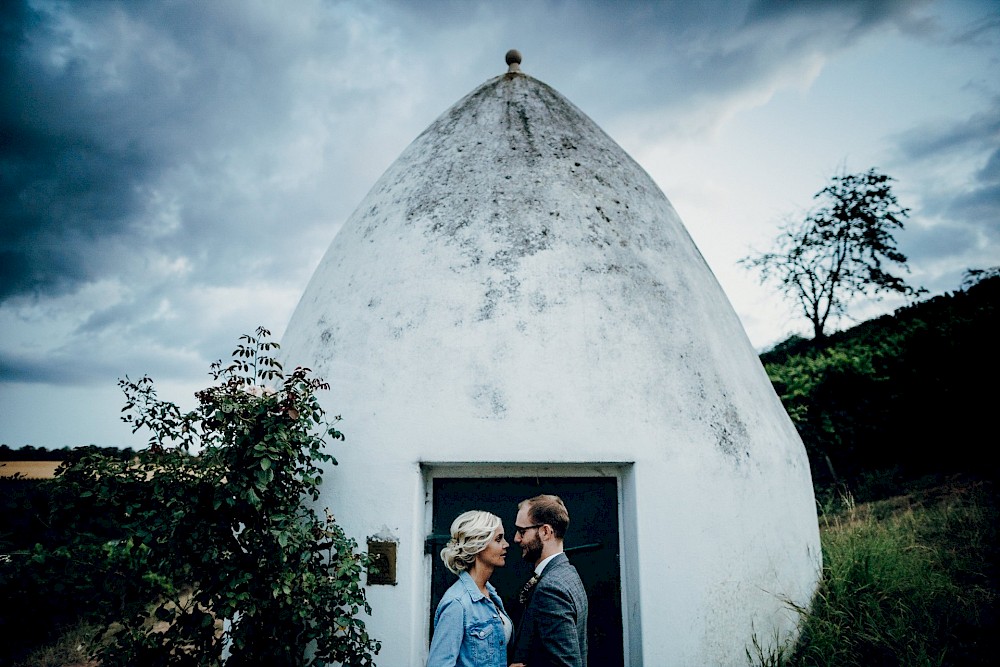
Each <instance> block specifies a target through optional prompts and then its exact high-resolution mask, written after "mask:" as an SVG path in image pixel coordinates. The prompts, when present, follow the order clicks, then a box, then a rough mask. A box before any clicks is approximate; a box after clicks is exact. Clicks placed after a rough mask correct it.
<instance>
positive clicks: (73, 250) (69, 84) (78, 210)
mask: <svg viewBox="0 0 1000 667" xmlns="http://www.w3.org/2000/svg"><path fill="white" fill-rule="evenodd" d="M0 21H2V22H3V28H2V30H3V44H2V46H0V59H2V62H0V96H2V97H0V137H3V139H2V143H0V168H2V172H0V173H2V177H3V178H2V180H0V219H2V220H3V223H2V228H0V300H2V299H4V298H6V297H9V296H11V295H15V294H19V293H23V292H31V291H49V290H52V289H58V288H60V287H66V286H69V285H71V284H72V283H75V282H78V281H86V280H88V279H91V278H92V277H94V275H95V274H96V273H97V272H98V271H99V267H95V266H93V264H92V262H91V261H90V260H89V258H88V256H87V254H86V252H85V250H86V246H87V244H88V242H89V241H90V240H91V239H93V238H95V237H99V236H108V235H110V236H114V235H119V234H123V233H125V232H126V227H127V224H126V216H127V213H128V212H129V211H130V210H131V209H132V207H133V206H134V205H135V187H136V184H137V183H138V182H140V181H141V180H142V179H143V178H144V177H145V176H146V175H147V174H148V173H149V172H150V171H151V170H152V169H153V168H154V158H152V156H151V155H150V154H149V153H148V152H147V151H144V150H143V149H142V146H141V145H139V144H138V143H137V142H130V141H127V140H126V135H127V134H128V132H127V128H124V127H122V125H123V123H122V119H121V117H120V116H119V115H118V114H117V113H116V108H117V107H119V106H121V105H124V104H126V103H127V99H126V98H124V97H123V96H121V95H118V96H115V95H103V96H95V95H94V94H93V93H92V88H93V87H94V86H95V85H96V84H98V81H97V80H96V77H95V75H94V72H93V70H92V68H91V67H90V66H88V64H87V63H85V62H80V61H79V60H71V61H68V62H63V63H54V62H53V55H54V54H53V51H54V50H55V47H56V46H57V45H59V44H60V43H61V42H63V40H64V39H65V35H61V34H59V32H58V30H57V29H56V28H55V26H53V25H52V24H51V22H50V21H49V20H48V19H47V17H45V16H44V15H41V14H40V13H38V12H35V11H33V10H31V9H30V8H28V7H27V6H26V5H24V4H22V3H17V2H10V3H4V5H3V9H2V17H0ZM40 43H44V44H47V45H51V46H45V47H43V46H40Z"/></svg>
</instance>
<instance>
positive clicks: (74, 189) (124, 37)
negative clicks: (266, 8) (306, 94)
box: [0, 2, 335, 300]
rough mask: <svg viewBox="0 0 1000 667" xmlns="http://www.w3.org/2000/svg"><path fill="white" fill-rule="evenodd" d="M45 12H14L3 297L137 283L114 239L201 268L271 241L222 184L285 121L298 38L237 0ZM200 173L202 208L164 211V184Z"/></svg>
mask: <svg viewBox="0 0 1000 667" xmlns="http://www.w3.org/2000/svg"><path fill="white" fill-rule="evenodd" d="M44 7H46V8H48V7H51V8H52V11H51V12H50V11H49V9H36V8H33V7H32V6H31V4H30V3H25V2H8V3H4V4H3V18H2V20H3V45H2V47H0V57H2V59H3V60H2V68H0V71H2V77H3V79H2V91H3V92H2V98H0V136H2V137H3V140H2V144H0V169H2V172H0V173H2V176H3V179H2V185H0V217H2V220H3V227H2V231H0V266H2V268H0V300H3V299H5V298H9V297H11V296H16V295H18V294H28V293H30V294H35V295H39V294H41V295H44V294H51V293H59V292H62V291H71V290H72V289H74V288H75V287H76V286H77V285H78V284H81V283H87V282H90V281H93V280H95V279H98V278H100V277H102V276H103V275H106V274H109V273H110V274H121V273H122V272H123V267H122V266H121V264H120V260H121V259H122V258H121V257H120V256H119V257H116V256H115V255H114V254H113V253H107V252H102V251H101V250H100V248H101V246H103V245H106V244H108V243H109V242H110V243H114V244H116V245H119V246H121V247H128V248H131V249H132V251H133V253H135V254H140V253H141V252H142V249H143V248H152V247H155V251H156V252H160V253H175V254H178V255H185V256H188V255H190V256H192V257H194V258H196V260H200V261H196V262H195V264H194V268H195V270H199V269H205V268H206V267H205V266H204V265H203V262H204V261H205V258H206V255H207V253H206V252H205V249H206V248H208V247H215V248H218V249H220V250H221V251H222V254H223V255H225V253H226V251H227V250H230V249H231V248H232V247H233V246H243V244H244V243H246V242H252V241H254V240H258V241H260V240H262V237H263V236H265V235H266V230H262V229H261V228H260V227H259V226H253V227H246V228H243V229H240V230H239V234H238V235H234V233H233V231H234V230H233V227H232V225H231V223H229V221H226V220H224V219H222V216H221V215H220V211H219V208H224V207H226V206H227V204H228V202H225V201H219V200H220V199H222V200H224V196H220V186H221V187H225V185H224V184H223V181H224V179H226V178H227V177H232V176H233V174H232V173H231V171H232V168H233V165H232V164H230V163H227V160H232V159H233V151H232V150H230V149H229V148H230V147H231V146H233V145H239V144H240V142H246V141H253V140H255V139H257V140H266V139H267V135H268V132H270V131H271V129H270V128H274V127H279V128H280V127H281V126H282V123H283V122H285V119H286V118H287V115H288V113H289V109H288V101H289V98H290V95H289V91H288V85H289V81H292V80H293V77H291V76H289V75H288V72H287V71H285V69H283V66H282V64H283V63H284V67H287V66H289V65H291V64H292V63H294V62H295V60H294V58H288V57H287V56H289V55H292V56H294V45H289V44H287V43H276V37H275V36H274V35H271V34H269V32H268V30H267V27H268V26H266V25H264V24H262V23H260V22H258V23H254V22H252V21H249V20H244V15H243V14H242V13H241V12H239V11H236V10H237V9H238V6H235V5H230V4H228V3H226V4H222V3H189V4H177V3H169V4H166V3H157V2H148V3H147V2H129V3H106V2H93V3H88V2H77V3H72V4H70V5H51V6H49V5H44ZM330 36H331V38H333V37H335V34H334V33H331V35H330ZM283 57H284V58H285V59H283ZM238 166H239V165H236V167H238ZM227 170H228V171H227ZM184 173H188V174H191V176H190V178H189V184H190V185H191V191H190V193H189V194H191V195H192V196H194V197H198V201H197V203H196V204H195V202H194V201H192V200H185V201H183V202H181V210H180V211H179V215H178V216H177V217H176V218H175V219H173V220H171V221H168V222H165V221H163V220H159V219H157V218H156V216H150V215H148V212H149V210H150V208H151V207H152V206H153V204H152V202H151V200H152V199H153V198H154V196H155V194H156V193H157V191H158V188H159V186H160V183H161V181H162V179H164V178H166V177H168V176H176V175H177V174H184ZM213 204H217V207H213ZM234 236H238V239H237V240H236V241H235V242H234V243H231V244H226V243H225V241H226V240H227V239H232V238H233V237H234ZM233 255H234V256H235V257H239V256H240V253H239V252H234V253H233Z"/></svg>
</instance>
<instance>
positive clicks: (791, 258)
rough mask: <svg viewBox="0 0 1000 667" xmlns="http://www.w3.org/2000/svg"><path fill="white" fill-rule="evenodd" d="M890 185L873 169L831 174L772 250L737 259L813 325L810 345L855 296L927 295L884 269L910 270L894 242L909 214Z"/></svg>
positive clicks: (776, 240) (822, 335) (778, 238)
mask: <svg viewBox="0 0 1000 667" xmlns="http://www.w3.org/2000/svg"><path fill="white" fill-rule="evenodd" d="M893 180H894V179H892V178H891V177H889V176H886V175H885V174H881V173H879V172H878V171H876V170H875V169H869V170H868V171H867V172H865V173H860V174H840V175H838V176H834V177H833V178H832V179H831V183H830V184H829V185H827V186H826V187H825V188H823V189H822V190H820V191H819V192H817V193H816V194H815V195H814V196H813V199H817V200H820V202H821V204H820V205H819V207H818V208H816V209H814V210H813V211H812V212H811V213H809V214H808V215H807V216H806V217H805V219H804V220H803V221H802V222H801V223H790V224H787V225H785V226H783V227H782V228H781V231H780V233H779V234H778V237H777V238H776V239H775V249H774V250H773V251H771V252H765V253H758V254H751V255H748V256H746V257H743V258H741V259H740V260H739V263H740V264H741V265H743V266H744V267H747V268H751V269H758V270H760V279H761V283H767V282H772V281H773V282H776V283H777V284H778V286H779V287H780V288H781V290H782V292H783V295H784V296H785V297H786V298H788V299H790V300H791V301H792V302H793V303H795V304H796V305H797V306H798V308H799V309H800V310H801V312H802V314H803V315H804V316H805V317H806V319H808V320H809V322H810V323H811V324H812V328H813V337H814V338H815V339H822V338H824V337H825V331H826V326H827V322H828V320H829V318H830V316H843V315H846V314H847V306H848V305H849V304H850V303H851V302H852V301H853V300H854V299H855V298H856V297H859V296H862V295H869V296H873V297H876V298H878V297H879V295H880V293H882V292H894V293H897V294H902V295H904V296H917V295H919V294H923V293H925V292H926V290H924V289H923V288H914V287H911V286H910V285H908V284H907V283H906V282H905V281H904V280H903V279H902V278H900V277H898V276H896V275H893V274H892V273H890V272H889V268H888V267H890V266H891V265H896V266H897V267H898V268H902V269H905V270H909V269H908V267H907V266H906V262H907V259H906V256H905V255H903V253H901V252H900V251H899V250H898V249H897V247H896V241H895V238H894V236H893V235H894V234H895V232H896V231H901V230H903V228H904V226H903V221H904V219H905V218H906V217H907V216H908V215H909V209H906V208H903V207H902V206H900V205H899V202H898V201H897V200H896V196H895V195H894V194H893V192H892V186H891V184H890V182H891V181H893Z"/></svg>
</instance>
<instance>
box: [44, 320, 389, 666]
mask: <svg viewBox="0 0 1000 667" xmlns="http://www.w3.org/2000/svg"><path fill="white" fill-rule="evenodd" d="M268 336H269V332H268V331H266V330H265V329H258V330H257V333H256V336H249V335H247V336H243V337H242V338H241V343H240V344H239V345H238V347H237V349H236V350H235V351H234V352H233V361H232V363H231V364H229V365H228V366H224V367H223V366H222V364H221V363H220V362H217V363H216V364H213V366H212V376H213V379H215V380H216V381H219V385H218V386H213V387H210V388H208V389H205V390H203V391H200V392H198V393H197V394H196V396H197V399H198V407H197V408H196V409H195V410H193V411H191V412H187V413H183V412H181V410H180V409H179V408H178V407H177V406H176V405H175V404H173V403H169V402H165V401H161V400H159V399H158V398H157V396H156V392H155V389H154V387H153V383H152V380H150V379H149V378H148V377H144V378H142V379H141V380H138V381H135V382H133V381H131V380H129V379H128V378H125V379H124V380H121V381H120V385H121V387H122V389H123V391H124V393H125V395H126V399H127V404H126V406H125V408H124V409H123V412H124V413H125V415H124V416H123V420H125V421H126V422H128V423H130V424H132V426H133V431H135V430H138V429H140V428H146V429H149V430H150V431H151V432H152V435H151V436H150V439H149V447H148V448H147V449H144V450H141V451H140V452H139V453H138V455H137V456H136V457H135V458H134V459H132V460H131V461H121V460H116V459H113V458H110V457H107V456H104V455H102V454H101V453H99V452H94V453H90V454H86V455H83V456H81V457H78V458H75V459H74V460H71V461H68V462H67V463H65V464H64V465H63V467H62V468H61V469H60V471H59V472H58V474H57V477H56V479H55V480H54V481H53V493H52V498H53V501H52V507H53V512H52V521H53V522H54V525H61V526H62V527H63V528H64V530H65V531H66V533H65V534H66V535H67V542H68V544H69V547H68V549H66V550H64V551H63V552H62V553H61V554H59V553H56V552H57V551H58V550H52V551H49V552H46V551H45V550H44V549H41V548H39V549H38V550H37V551H36V554H35V559H36V560H38V561H40V562H41V561H45V559H46V558H48V559H50V560H51V559H53V558H55V559H58V558H59V557H66V555H67V554H72V557H73V558H75V559H77V560H78V561H80V560H81V559H90V561H89V562H92V561H95V560H97V559H101V558H102V559H103V560H102V562H101V564H100V565H101V567H100V569H101V571H102V577H101V580H100V586H101V589H100V590H99V591H98V592H96V593H95V594H94V595H93V596H92V597H91V599H90V603H91V604H93V605H94V606H95V609H96V610H97V611H99V616H100V618H101V621H102V631H101V633H100V635H99V637H98V640H97V642H96V644H95V647H94V649H93V653H94V655H95V657H97V658H98V659H99V662H100V664H101V665H103V666H104V667H111V666H113V665H134V664H142V665H150V666H153V665H168V664H186V665H206V666H207V665H223V664H225V665H227V666H228V667H236V666H243V665H276V666H293V665H294V666H298V665H313V664H316V665H320V664H326V663H327V662H337V663H341V664H346V665H371V664H373V662H372V660H373V655H374V654H377V653H378V650H379V648H380V644H379V642H377V641H375V640H373V639H372V638H371V637H369V635H368V633H367V631H366V630H365V624H364V622H363V621H362V620H360V618H359V615H360V614H361V613H362V612H364V613H369V614H370V613H371V608H370V607H369V605H368V603H367V601H366V599H365V594H364V589H363V588H362V586H361V584H360V579H361V575H362V572H363V570H364V568H365V567H367V566H368V565H369V560H368V558H367V556H364V555H362V554H359V553H357V551H356V550H357V544H356V542H355V541H354V540H352V539H350V538H348V537H347V536H346V535H345V534H344V532H343V531H342V530H341V529H340V527H339V526H338V525H337V524H336V522H335V521H334V519H333V517H332V516H331V515H330V514H329V512H328V511H327V512H326V516H325V517H324V518H320V517H319V516H318V515H317V513H316V512H315V510H314V509H313V507H312V504H311V503H310V501H312V502H315V501H316V500H317V499H318V497H319V485H320V483H321V472H322V471H321V469H320V467H319V464H320V463H322V462H331V463H334V464H335V463H336V461H335V460H334V459H333V457H332V456H330V455H329V454H327V453H326V451H325V437H326V436H329V437H331V438H333V439H337V440H343V437H344V436H343V434H342V433H341V432H340V431H338V430H337V429H336V428H334V427H333V426H331V425H330V424H328V423H326V422H325V421H324V411H323V409H322V408H321V407H320V405H319V402H318V401H317V399H316V396H315V393H316V392H317V391H318V390H321V389H326V388H327V387H328V386H327V385H326V383H324V382H322V381H321V380H319V379H316V378H313V377H311V376H310V371H309V370H308V369H304V368H297V369H295V371H294V372H292V373H291V374H288V375H285V374H284V373H283V371H282V369H281V366H280V364H279V363H278V361H277V360H276V359H274V358H273V357H272V356H270V355H271V350H272V349H275V348H277V347H278V344H277V343H274V342H270V341H269V340H267V337H268ZM335 419H339V417H338V418H335ZM320 425H322V433H317V432H316V428H317V427H319V426H320ZM109 526H111V527H113V530H111V531H110V532H109V530H108V527H109Z"/></svg>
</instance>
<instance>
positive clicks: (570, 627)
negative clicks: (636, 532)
mask: <svg viewBox="0 0 1000 667" xmlns="http://www.w3.org/2000/svg"><path fill="white" fill-rule="evenodd" d="M568 526H569V512H568V511H567V510H566V505H565V504H564V503H563V501H562V500H561V499H560V498H559V496H552V495H541V496H535V497H534V498H529V499H528V500H522V501H521V503H520V504H519V505H518V506H517V518H516V519H515V520H514V542H515V543H516V544H517V545H519V546H520V547H521V555H522V556H523V557H524V560H526V561H527V562H529V563H531V564H533V565H534V566H535V575H534V576H533V577H532V578H531V579H530V580H529V582H528V583H527V584H525V589H524V590H523V591H522V594H521V598H522V599H521V601H522V603H523V604H524V605H525V608H524V614H523V615H522V616H521V622H520V623H519V624H518V627H517V634H516V636H515V644H514V652H513V657H514V664H513V665H512V666H511V667H516V666H517V665H527V666H528V667H550V666H556V665H558V666H559V667H586V665H587V591H586V590H585V589H584V588H583V582H582V581H580V575H579V574H578V573H577V571H576V568H575V567H573V565H572V564H570V562H569V559H568V558H566V554H564V553H563V537H564V536H565V535H566V528H567V527H568Z"/></svg>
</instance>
